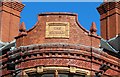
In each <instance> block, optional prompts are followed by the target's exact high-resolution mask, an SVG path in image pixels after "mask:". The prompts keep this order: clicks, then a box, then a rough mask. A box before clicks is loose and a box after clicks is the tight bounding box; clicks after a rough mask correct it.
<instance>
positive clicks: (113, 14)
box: [97, 0, 120, 40]
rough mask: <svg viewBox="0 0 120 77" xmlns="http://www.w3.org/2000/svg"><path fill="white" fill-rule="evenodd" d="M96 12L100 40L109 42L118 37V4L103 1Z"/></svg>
mask: <svg viewBox="0 0 120 77" xmlns="http://www.w3.org/2000/svg"><path fill="white" fill-rule="evenodd" d="M106 1H107V2H106ZM97 10H98V12H99V13H100V23H101V36H102V38H104V39H106V40H109V39H111V38H113V37H115V36H116V35H118V34H119V33H120V2H109V0H105V2H104V3H103V4H101V5H100V6H99V7H98V8H97Z"/></svg>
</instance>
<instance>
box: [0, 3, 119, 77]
mask: <svg viewBox="0 0 120 77" xmlns="http://www.w3.org/2000/svg"><path fill="white" fill-rule="evenodd" d="M23 8H24V5H23V4H22V3H20V2H1V5H0V41H1V42H0V52H1V56H0V58H1V60H0V61H1V67H0V68H1V73H0V75H1V76H2V77H14V76H15V77H17V76H22V77H23V76H26V77H85V76H90V75H91V76H92V75H95V76H101V75H105V76H109V77H110V76H117V77H119V76H120V52H119V51H120V35H119V34H120V2H104V3H102V4H101V5H100V6H99V7H98V8H97V10H98V12H99V13H100V22H101V36H98V35H97V34H96V31H97V29H96V25H95V23H94V22H93V23H92V24H91V28H90V31H87V30H86V29H85V28H83V27H82V26H81V25H80V24H79V22H78V15H77V14H73V13H63V12H58V13H56V12H55V13H54V12H53V13H42V14H39V15H38V21H37V22H36V24H35V25H34V27H33V28H31V29H30V30H26V28H25V24H24V22H23V23H22V24H21V25H20V27H19V21H20V12H21V11H22V9H23ZM14 37H15V38H14ZM14 39H15V40H14ZM13 40H14V41H13ZM8 42H9V43H8Z"/></svg>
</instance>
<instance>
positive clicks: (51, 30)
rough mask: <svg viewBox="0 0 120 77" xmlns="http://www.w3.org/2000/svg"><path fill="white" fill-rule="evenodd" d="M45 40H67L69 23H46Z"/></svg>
mask: <svg viewBox="0 0 120 77" xmlns="http://www.w3.org/2000/svg"><path fill="white" fill-rule="evenodd" d="M45 36H46V38H69V22H46V35H45Z"/></svg>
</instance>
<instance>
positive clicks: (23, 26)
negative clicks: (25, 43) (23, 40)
mask: <svg viewBox="0 0 120 77" xmlns="http://www.w3.org/2000/svg"><path fill="white" fill-rule="evenodd" d="M19 31H20V32H25V31H26V27H25V23H24V22H22V24H21V25H20V28H19Z"/></svg>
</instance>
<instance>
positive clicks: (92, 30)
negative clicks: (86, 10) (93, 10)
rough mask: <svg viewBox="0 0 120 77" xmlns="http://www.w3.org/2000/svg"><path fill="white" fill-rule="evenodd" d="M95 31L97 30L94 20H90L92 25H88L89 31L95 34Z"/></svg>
mask: <svg viewBox="0 0 120 77" xmlns="http://www.w3.org/2000/svg"><path fill="white" fill-rule="evenodd" d="M96 32H97V28H96V24H95V22H92V25H91V27H90V33H92V34H96Z"/></svg>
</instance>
